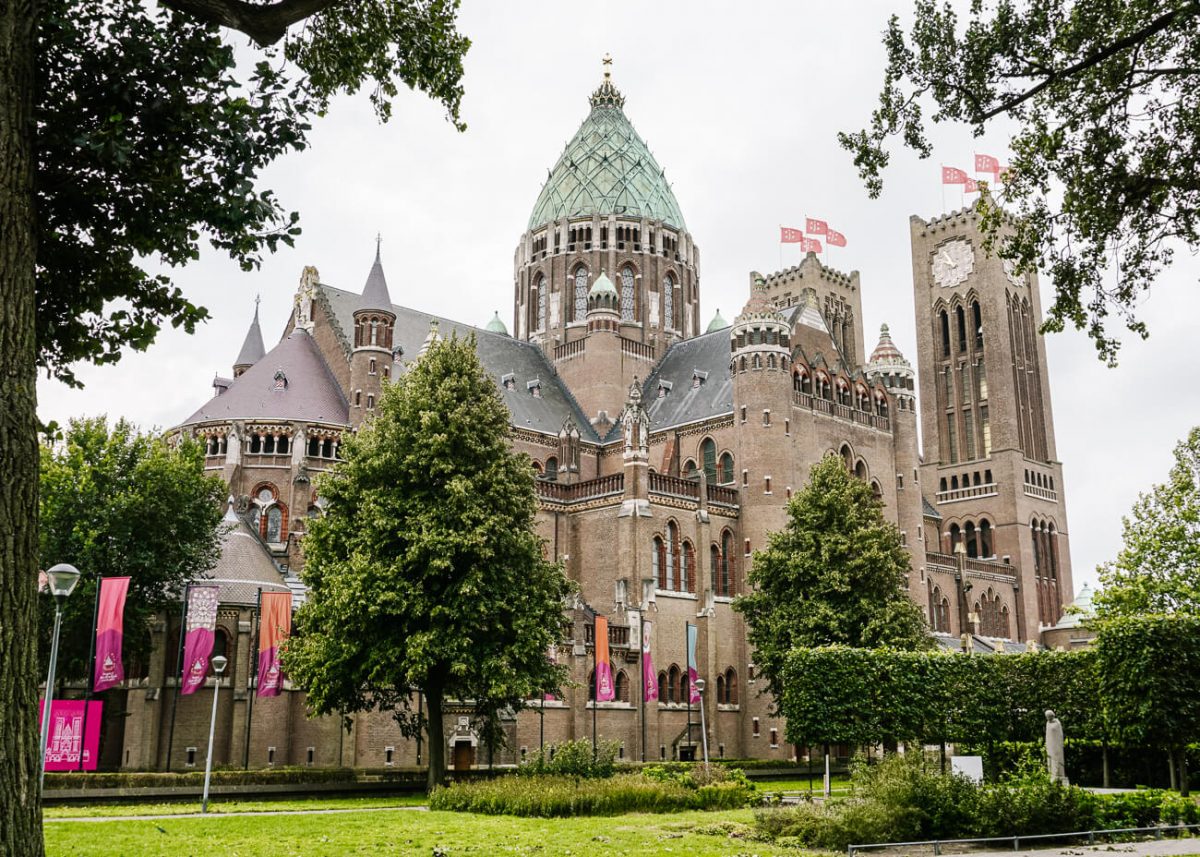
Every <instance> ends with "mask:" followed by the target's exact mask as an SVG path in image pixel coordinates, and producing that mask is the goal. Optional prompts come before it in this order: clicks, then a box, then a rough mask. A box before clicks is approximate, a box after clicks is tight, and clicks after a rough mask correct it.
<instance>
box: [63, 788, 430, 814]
mask: <svg viewBox="0 0 1200 857" xmlns="http://www.w3.org/2000/svg"><path fill="white" fill-rule="evenodd" d="M428 803H429V798H427V797H426V796H425V794H424V793H422V792H414V793H413V794H402V795H390V796H388V797H347V798H329V797H320V798H300V799H297V800H232V799H220V798H219V799H217V800H209V802H208V811H209V812H212V813H222V812H283V811H287V810H298V809H299V810H303V809H375V808H378V807H391V806H424V805H426V804H428ZM199 813H200V801H198V800H195V801H187V802H186V803H185V802H180V801H169V802H168V801H164V802H163V803H139V804H78V805H63V804H52V805H50V806H47V807H46V808H45V809H44V810H43V813H42V815H43V817H44V818H102V817H105V816H120V815H185V814H186V815H192V814H195V815H198V814H199Z"/></svg>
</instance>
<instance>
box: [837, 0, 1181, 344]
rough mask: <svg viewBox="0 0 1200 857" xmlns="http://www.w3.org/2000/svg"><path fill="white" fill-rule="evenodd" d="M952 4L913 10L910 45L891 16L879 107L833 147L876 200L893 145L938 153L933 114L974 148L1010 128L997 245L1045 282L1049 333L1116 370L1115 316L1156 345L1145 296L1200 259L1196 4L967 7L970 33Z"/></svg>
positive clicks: (1169, 0)
mask: <svg viewBox="0 0 1200 857" xmlns="http://www.w3.org/2000/svg"><path fill="white" fill-rule="evenodd" d="M956 6H958V7H960V8H961V6H962V4H950V3H945V4H944V5H943V4H942V3H940V2H938V0H915V2H914V4H913V10H912V16H911V18H912V21H913V23H912V29H911V31H909V32H908V33H906V32H905V30H904V27H903V26H902V25H901V23H900V19H899V17H898V16H893V17H892V19H891V21H890V22H889V23H888V27H887V31H886V33H885V34H884V39H883V44H884V49H885V50H886V52H887V69H886V72H885V77H884V86H883V92H882V95H881V98H880V103H879V106H878V108H876V110H875V111H874V113H873V114H872V117H871V123H870V126H869V127H868V128H866V129H864V130H861V131H857V132H853V133H843V134H840V135H839V139H840V140H841V143H842V145H843V146H844V147H845V148H847V149H849V150H850V151H851V152H852V153H853V154H854V160H855V164H856V165H857V166H858V168H859V170H860V172H861V175H862V177H863V179H864V180H865V181H866V184H867V188H868V190H869V192H870V193H871V195H872V196H876V195H878V194H879V192H880V189H881V187H882V175H881V174H882V171H883V169H884V168H885V167H886V166H887V164H888V160H889V152H888V149H887V146H888V141H889V138H891V137H899V138H900V139H901V140H902V141H903V144H904V145H906V146H908V147H909V148H912V149H914V150H915V151H916V152H918V153H919V154H920V155H921V157H928V156H929V155H930V154H931V153H932V146H931V145H930V143H929V140H928V138H927V137H926V111H927V110H928V109H930V108H932V113H931V115H930V117H929V118H930V119H932V121H933V122H960V123H963V124H966V125H968V126H970V127H971V128H972V129H973V130H974V133H975V135H976V136H982V135H984V134H986V133H989V131H992V130H993V128H994V126H996V125H997V124H1000V125H1001V128H1002V129H1005V130H1006V129H1008V128H1010V127H1015V132H1014V133H1013V136H1012V139H1011V141H1010V148H1011V150H1012V152H1013V156H1012V160H1011V171H1010V172H1009V174H1008V177H1007V179H1006V181H1005V183H1004V185H1003V188H1002V189H1001V188H996V187H993V188H990V189H989V190H990V191H991V192H992V195H990V196H989V195H988V194H986V193H985V194H984V195H982V198H981V199H980V201H979V203H978V207H979V209H980V210H981V211H982V212H983V213H984V217H983V218H982V224H983V227H984V229H985V232H986V233H987V234H988V235H989V242H988V243H989V245H994V244H995V241H996V239H997V238H999V237H1000V236H1001V235H1003V236H1004V237H1003V238H1002V239H1001V241H1000V248H999V249H1000V254H1001V255H1002V256H1004V257H1005V258H1010V259H1013V260H1016V261H1017V263H1018V266H1019V268H1020V269H1022V270H1033V269H1037V268H1040V269H1044V270H1047V271H1048V273H1049V274H1050V277H1051V278H1052V280H1053V282H1054V287H1055V296H1054V301H1053V303H1052V304H1051V306H1050V308H1049V312H1048V314H1047V318H1046V322H1045V325H1044V329H1045V330H1048V331H1058V330H1062V329H1063V328H1064V327H1065V326H1066V325H1068V324H1070V325H1073V326H1074V327H1076V328H1080V329H1086V331H1087V333H1088V335H1089V336H1090V337H1091V338H1092V340H1093V341H1094V343H1095V345H1096V348H1097V349H1098V351H1099V354H1100V356H1101V357H1102V358H1103V359H1105V360H1107V361H1108V362H1110V363H1114V362H1115V360H1116V355H1117V351H1118V348H1119V341H1118V338H1117V336H1116V335H1115V334H1114V332H1113V330H1112V327H1111V324H1110V323H1109V322H1110V320H1111V319H1110V316H1111V315H1112V314H1113V313H1116V314H1117V315H1118V316H1120V318H1121V319H1122V320H1123V321H1124V323H1125V324H1126V326H1127V327H1128V328H1129V329H1130V330H1131V331H1133V332H1134V333H1136V334H1138V335H1140V336H1143V337H1144V336H1146V335H1147V331H1146V328H1145V325H1144V324H1143V323H1142V322H1141V321H1139V320H1138V319H1137V317H1136V314H1135V310H1136V307H1137V305H1138V303H1139V302H1140V300H1141V298H1142V297H1143V296H1144V293H1145V292H1146V291H1147V290H1148V289H1149V288H1150V286H1151V285H1152V284H1153V282H1154V281H1155V279H1156V278H1157V277H1158V275H1159V274H1160V273H1161V272H1162V270H1163V269H1164V268H1165V267H1166V266H1168V265H1169V264H1170V263H1171V259H1172V254H1173V252H1174V251H1175V250H1177V249H1182V248H1190V249H1192V250H1193V251H1195V249H1196V248H1197V247H1200V232H1198V229H1200V172H1198V171H1197V169H1196V163H1197V161H1200V95H1198V94H1197V92H1198V90H1197V83H1198V82H1200V3H1198V2H1195V0H1136V2H1131V0H1086V2H1083V0H994V2H989V3H986V4H985V3H984V2H983V0H972V2H971V3H970V6H969V11H968V12H967V15H966V20H965V21H963V22H960V19H959V14H958V12H956V9H955V7H956ZM1001 205H1003V206H1004V207H1005V208H1006V209H1007V210H1009V211H1011V212H1013V213H1015V214H1017V215H1019V216H1018V217H1017V218H1015V219H1009V218H1008V217H1007V216H1005V215H1004V213H1003V212H1002V211H1001V210H1000V206H1001ZM1005 224H1011V230H1008V229H1007V228H1005V229H1004V230H1003V231H1002V229H1001V227H1002V226H1004V225H1005Z"/></svg>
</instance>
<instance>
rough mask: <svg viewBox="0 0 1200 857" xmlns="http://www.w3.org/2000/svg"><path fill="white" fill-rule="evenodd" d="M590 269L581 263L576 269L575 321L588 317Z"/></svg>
mask: <svg viewBox="0 0 1200 857" xmlns="http://www.w3.org/2000/svg"><path fill="white" fill-rule="evenodd" d="M587 296H588V270H587V268H585V267H583V266H582V265H580V266H579V267H578V268H576V269H575V321H583V320H584V319H585V318H587Z"/></svg>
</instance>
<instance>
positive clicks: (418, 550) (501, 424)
mask: <svg viewBox="0 0 1200 857" xmlns="http://www.w3.org/2000/svg"><path fill="white" fill-rule="evenodd" d="M509 435H510V426H509V413H508V410H507V408H506V407H505V406H504V403H503V402H502V401H501V400H500V398H499V396H498V394H497V391H496V383H495V381H494V380H493V379H492V378H491V377H490V376H488V375H487V374H486V373H485V372H484V370H483V368H482V366H481V365H480V363H479V359H478V357H477V355H476V353H475V340H474V337H471V338H468V339H466V340H460V339H458V338H452V339H450V340H448V341H443V342H439V343H437V344H435V345H433V346H432V347H431V348H430V349H429V351H428V352H426V353H425V355H424V356H422V357H421V358H420V359H419V360H418V361H417V362H416V363H415V364H414V365H413V366H412V367H411V368H410V369H409V371H408V372H407V373H406V374H404V375H402V376H400V378H399V379H398V380H397V381H396V382H395V383H394V384H391V385H388V386H386V387H385V389H384V392H383V395H382V397H381V398H380V401H379V404H378V406H377V407H376V410H375V414H374V416H373V418H372V419H370V420H368V421H367V422H366V423H365V424H364V425H363V427H362V429H361V430H360V431H359V432H358V434H357V435H355V436H354V437H352V438H350V439H348V440H347V441H346V442H345V445H344V446H342V448H341V450H342V455H343V457H344V459H345V461H344V463H342V464H340V465H339V466H338V467H337V468H336V470H334V471H333V473H332V474H330V475H329V476H327V477H325V478H324V479H322V480H321V481H320V483H319V490H320V492H321V496H322V497H323V498H324V500H325V503H326V506H325V515H324V516H323V517H321V518H318V519H315V520H313V521H310V522H309V530H308V534H307V535H306V536H305V539H304V553H305V567H304V579H305V583H307V585H308V591H309V596H308V602H307V603H306V604H305V605H304V606H303V607H301V608H300V611H299V612H298V613H297V617H296V636H295V637H294V638H293V640H292V641H291V643H290V645H289V647H288V650H287V652H286V654H285V661H284V663H285V666H286V668H287V670H288V671H289V674H290V675H291V676H292V679H293V680H294V681H297V682H298V683H299V684H300V685H301V686H302V687H304V688H305V690H306V691H307V692H308V702H309V705H310V707H311V709H312V711H313V712H314V713H317V714H329V713H336V712H341V713H347V712H354V711H366V710H372V709H374V710H380V711H388V712H391V713H392V714H393V715H394V717H395V719H396V721H397V722H398V723H399V724H400V726H401V728H402V729H403V730H404V731H405V733H406V734H409V735H413V734H416V733H417V732H418V731H419V730H422V729H423V730H425V731H426V733H427V734H428V738H429V743H428V747H429V785H430V787H431V788H432V787H433V786H435V785H438V784H440V783H441V782H442V779H443V777H444V775H445V748H446V742H445V737H444V735H443V722H442V714H443V711H444V704H445V701H446V700H447V699H458V700H473V703H474V705H475V711H476V714H477V715H478V716H479V717H480V718H481V719H483V720H484V721H485V722H490V721H492V720H493V719H494V718H495V716H496V715H497V712H499V711H500V710H501V709H504V708H511V709H519V708H520V707H521V705H522V704H523V701H524V700H525V699H527V698H529V697H530V696H533V695H535V694H536V695H540V694H542V693H547V692H554V691H557V689H558V686H559V684H560V683H561V682H562V680H563V678H564V668H563V667H559V666H555V665H553V664H552V663H551V662H550V661H549V659H548V658H547V655H546V653H547V650H548V648H549V646H550V645H551V644H552V643H555V642H557V641H558V640H559V639H560V638H561V635H562V626H563V621H564V618H563V607H564V600H565V599H566V597H567V596H568V595H569V593H570V590H571V587H570V585H569V583H568V581H567V579H566V577H565V576H564V575H563V572H562V569H561V568H560V567H559V566H557V565H555V564H553V563H550V562H548V561H547V560H546V559H545V558H544V557H543V546H542V543H541V539H540V538H539V537H538V536H537V534H536V533H535V532H534V530H533V523H534V514H535V512H536V509H537V500H536V496H535V493H534V485H533V471H532V469H531V468H530V466H529V459H528V457H527V456H525V455H522V454H518V453H515V452H513V451H512V450H511V448H510V446H509ZM418 692H420V693H423V694H424V696H425V699H426V702H427V716H425V717H423V718H419V717H418V716H417V714H416V713H414V712H413V711H412V700H413V699H414V694H416V693H418Z"/></svg>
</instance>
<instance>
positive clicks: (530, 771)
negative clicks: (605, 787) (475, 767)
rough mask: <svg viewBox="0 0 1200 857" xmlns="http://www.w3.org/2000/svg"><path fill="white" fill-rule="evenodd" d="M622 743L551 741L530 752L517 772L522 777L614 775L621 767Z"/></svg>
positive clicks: (599, 776)
mask: <svg viewBox="0 0 1200 857" xmlns="http://www.w3.org/2000/svg"><path fill="white" fill-rule="evenodd" d="M620 746H621V745H620V743H619V742H617V741H600V742H598V743H597V744H596V745H595V747H593V746H592V742H591V741H589V740H588V739H587V738H580V739H579V740H577V741H563V742H562V743H561V744H547V745H546V746H545V747H539V748H538V749H537V750H535V751H534V752H533V753H532V754H530V757H529V759H528V760H527V761H526V762H524V763H523V764H522V765H521V767H519V768H518V769H517V773H518V774H521V775H522V776H540V775H543V774H548V775H551V776H563V777H579V778H586V779H599V778H603V777H611V776H612V775H613V774H614V773H616V770H617V753H618V752H619V750H620Z"/></svg>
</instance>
